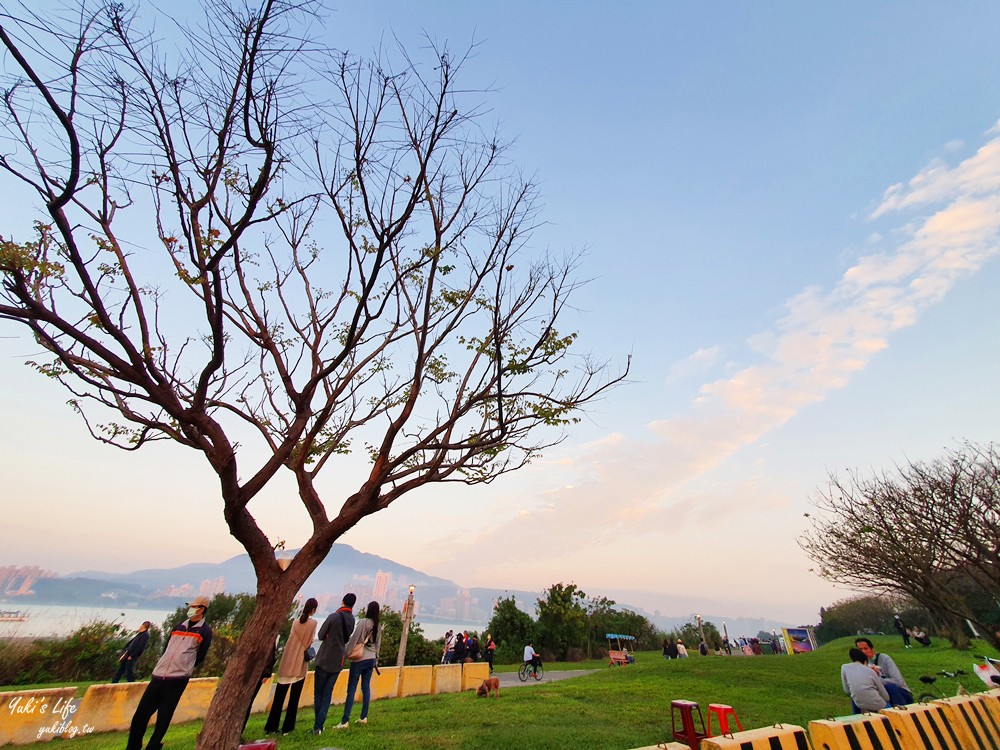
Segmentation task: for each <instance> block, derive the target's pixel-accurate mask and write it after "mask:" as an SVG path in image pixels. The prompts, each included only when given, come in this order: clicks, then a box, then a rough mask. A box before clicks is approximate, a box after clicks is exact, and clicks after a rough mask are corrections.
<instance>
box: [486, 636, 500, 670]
mask: <svg viewBox="0 0 1000 750" xmlns="http://www.w3.org/2000/svg"><path fill="white" fill-rule="evenodd" d="M485 650H486V663H487V664H489V665H490V674H493V652H494V651H496V650H497V642H496V641H494V640H493V634H492V633H487V634H486V649H485Z"/></svg>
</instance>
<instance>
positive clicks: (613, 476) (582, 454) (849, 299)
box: [449, 133, 1000, 594]
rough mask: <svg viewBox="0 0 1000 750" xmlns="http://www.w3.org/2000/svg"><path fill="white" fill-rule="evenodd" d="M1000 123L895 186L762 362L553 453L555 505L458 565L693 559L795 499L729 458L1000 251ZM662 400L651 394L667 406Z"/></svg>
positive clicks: (679, 373) (518, 567)
mask: <svg viewBox="0 0 1000 750" xmlns="http://www.w3.org/2000/svg"><path fill="white" fill-rule="evenodd" d="M997 136H998V137H997V138H995V139H994V140H992V141H990V142H989V143H987V144H985V145H984V146H983V147H982V148H980V149H979V151H977V153H976V154H975V155H974V156H973V157H970V158H969V159H966V160H965V161H962V162H961V163H960V164H958V165H957V166H955V167H953V168H952V167H948V166H947V165H946V164H944V163H943V162H940V161H938V162H934V163H932V164H931V165H929V166H928V167H927V168H926V169H924V170H922V171H921V172H920V173H919V174H918V175H916V176H915V177H914V178H913V179H911V180H910V181H909V182H908V183H907V184H906V185H905V186H904V185H902V184H900V185H895V186H893V187H892V188H890V190H889V191H887V192H886V195H885V199H884V200H883V202H882V204H881V205H880V206H879V207H878V208H877V209H875V211H874V212H873V213H872V218H873V219H882V220H888V219H889V217H890V216H894V215H898V212H902V211H904V210H905V211H907V213H908V214H909V215H907V216H906V217H905V218H902V219H901V220H900V222H899V223H898V224H897V225H896V226H893V227H889V228H888V229H887V231H884V232H879V233H877V234H873V235H872V236H871V237H870V239H871V241H872V244H871V245H870V246H872V247H874V248H875V249H876V250H877V251H875V252H871V253H869V254H866V255H864V256H862V257H860V258H858V259H857V261H856V262H855V263H854V264H853V265H852V266H851V267H849V268H848V269H847V270H846V271H844V273H843V275H842V276H841V278H840V279H839V281H837V282H836V283H835V284H834V285H833V286H832V287H831V288H829V289H823V288H822V287H820V286H817V285H812V286H808V287H806V288H804V289H802V291H801V292H799V293H798V294H796V295H795V296H793V297H792V298H790V299H789V300H788V301H787V302H786V303H785V305H784V313H783V314H782V315H781V316H780V317H779V318H778V319H777V320H775V322H774V324H773V326H772V327H771V328H770V329H769V330H766V331H763V332H761V333H759V334H757V335H755V336H753V337H752V338H751V339H750V340H749V342H748V344H749V346H750V349H751V351H752V352H753V353H754V355H755V356H756V361H754V362H752V363H749V364H745V365H744V366H742V367H738V368H736V369H735V371H734V372H733V373H732V375H730V376H728V377H725V378H720V379H717V380H713V381H709V382H706V383H704V384H703V385H701V386H700V388H699V389H698V391H697V394H696V396H695V397H694V398H693V399H692V401H691V404H690V407H689V409H688V411H687V413H684V414H681V415H679V416H675V417H671V418H669V419H659V420H656V419H654V420H653V421H651V422H650V423H649V424H648V428H649V432H648V433H647V434H645V435H623V434H620V433H615V434H613V435H609V436H608V437H606V438H604V439H601V440H598V441H595V442H593V443H591V444H590V445H588V446H584V447H583V448H580V447H577V448H576V449H575V450H573V452H572V453H568V454H567V455H565V456H562V457H557V458H561V459H563V461H562V462H561V463H560V465H559V469H560V470H559V471H558V472H555V473H552V472H551V470H552V468H553V467H554V466H555V465H556V464H555V463H550V464H549V465H548V467H547V469H548V471H545V470H542V471H537V472H535V473H534V474H533V476H534V477H535V478H536V479H537V481H538V482H539V487H538V488H537V492H536V498H541V497H542V496H544V498H545V501H546V502H545V503H541V502H538V503H535V504H529V505H528V509H527V510H525V511H523V512H522V513H520V514H518V515H516V516H511V517H507V518H505V519H502V520H499V521H498V522H497V523H496V524H494V525H492V526H490V527H489V528H486V529H483V530H482V531H481V532H480V533H478V534H475V535H473V536H471V537H470V538H467V539H465V540H462V541H460V542H459V543H458V544H456V543H455V540H454V539H451V540H450V541H449V544H450V547H449V550H450V552H451V555H452V560H453V563H449V564H458V565H459V566H461V567H462V568H463V569H466V570H467V571H468V572H469V574H470V575H471V577H473V578H476V579H478V580H508V581H510V580H521V581H526V580H531V577H532V575H534V573H533V571H535V570H538V569H544V570H546V575H548V576H551V577H552V578H553V580H557V579H558V576H559V575H560V573H559V572H558V571H560V569H561V567H562V568H563V569H565V570H566V571H569V572H568V573H567V574H566V578H567V580H569V578H570V577H573V576H575V578H576V580H578V581H580V580H582V579H585V578H586V576H587V574H588V572H589V574H590V575H592V576H596V577H599V575H600V571H601V569H602V566H609V565H611V563H612V562H618V563H620V562H621V561H622V560H629V559H635V560H636V561H639V560H641V561H642V565H641V567H642V569H643V570H647V571H648V570H650V569H651V567H652V568H653V569H655V564H654V561H658V562H659V563H660V564H663V565H669V564H676V558H677V556H681V557H683V556H685V555H687V556H691V555H696V554H699V553H698V550H699V549H700V548H699V546H698V545H699V544H700V542H699V541H698V540H699V539H700V538H701V534H700V532H703V531H704V530H705V529H706V528H715V529H718V519H720V518H733V517H735V518H739V517H740V515H741V512H742V511H745V510H746V509H748V508H753V509H755V510H756V511H761V510H766V509H770V510H774V509H775V508H778V507H781V506H786V505H788V501H787V498H785V497H778V496H775V494H773V492H774V491H773V490H771V492H770V493H769V490H768V487H767V486H766V485H761V486H755V485H754V484H753V482H752V480H749V479H744V480H742V481H741V482H740V483H739V484H738V485H734V484H732V483H731V482H730V481H728V480H727V479H725V478H723V477H722V476H718V475H716V474H715V470H717V469H719V468H720V467H722V466H723V465H724V464H725V463H726V462H727V461H728V460H729V459H731V458H732V457H733V455H734V454H735V453H737V452H738V451H740V450H741V449H742V448H745V447H746V446H748V445H750V444H753V443H755V442H757V441H759V440H760V439H761V437H762V436H764V435H765V434H767V433H768V432H769V431H771V430H774V429H776V428H778V427H780V426H781V425H783V424H785V423H786V422H788V421H789V420H790V419H792V418H793V417H795V416H796V415H797V414H798V413H799V412H801V411H802V410H803V409H804V408H806V407H808V406H809V405H811V404H815V403H817V402H819V401H821V400H823V399H825V398H827V396H828V395H829V394H830V393H831V392H833V391H835V390H836V389H839V388H843V387H845V386H846V385H847V384H848V383H849V382H850V380H851V378H852V376H854V375H855V374H856V373H858V372H859V371H861V370H863V369H864V368H865V367H867V366H868V365H869V363H870V362H871V361H872V358H873V357H874V356H875V355H876V354H878V353H879V352H881V351H883V350H885V349H886V347H888V346H889V341H890V338H891V336H892V334H894V333H895V332H897V331H899V330H900V329H902V328H905V327H907V326H912V325H914V324H915V323H916V322H917V321H918V320H919V318H920V315H921V314H922V313H923V312H924V311H925V310H926V309H927V308H928V307H930V306H931V305H933V304H935V303H937V302H939V301H940V300H942V299H943V298H944V297H945V296H946V295H947V294H948V293H949V292H950V291H951V290H952V289H953V288H954V286H955V284H956V283H957V282H958V281H959V280H961V279H964V278H968V277H969V276H971V275H973V274H975V273H976V272H977V271H979V269H981V268H982V266H983V265H984V264H985V263H986V262H987V261H988V260H989V259H990V258H992V257H993V256H994V255H996V254H997V252H998V250H1000V133H997ZM916 208H922V209H924V210H923V212H922V214H920V215H916V216H914V215H912V211H913V209H916ZM720 356H721V350H720V348H719V347H717V346H713V347H708V348H704V349H700V350H698V351H697V352H695V353H694V354H692V355H691V356H689V357H687V358H685V359H684V360H681V361H680V362H677V363H675V364H674V365H672V366H671V368H670V370H669V373H668V378H669V379H670V380H677V379H679V378H681V377H689V376H691V375H693V374H697V373H699V372H705V371H707V370H708V369H709V368H711V367H712V366H714V365H715V364H716V363H717V362H718V361H719V358H720ZM655 408H656V407H655V404H651V405H650V410H651V411H652V412H653V413H654V414H655ZM511 502H519V503H520V504H522V505H523V500H517V499H515V498H511ZM792 515H794V514H792ZM781 523H784V524H786V525H785V526H784V527H782V528H783V530H782V532H781V535H780V537H781V539H783V540H785V541H789V540H791V542H792V546H794V544H793V542H794V535H795V533H796V531H795V529H794V528H793V527H794V522H793V521H791V520H789V519H788V518H785V519H784V520H782V521H781ZM745 531H746V529H744V528H738V529H733V528H727V529H726V533H727V534H728V535H729V536H728V538H729V539H730V543H731V544H743V545H744V546H745V545H747V544H752V543H753V540H748V538H747V536H746V534H745ZM718 533H720V532H718V531H716V532H715V534H718ZM714 538H715V537H714V536H713V539H714ZM775 538H776V539H777V538H778V537H775ZM497 540H503V541H502V542H501V541H497ZM512 540H514V541H512ZM757 541H759V540H757ZM785 541H783V542H782V543H783V544H784V543H785ZM512 543H513V544H514V545H515V546H516V547H518V548H525V549H530V550H531V554H530V555H529V556H528V558H527V559H522V558H519V557H518V556H516V555H508V556H505V557H504V559H501V560H497V559H495V558H493V557H489V558H484V557H483V555H482V554H481V552H482V550H483V549H495V548H498V546H499V545H500V544H503V545H510V544H512ZM786 546H787V545H786ZM615 556H617V558H616V557H615ZM731 561H732V557H730V556H723V557H722V558H720V560H719V561H717V562H716V563H715V564H714V568H713V570H715V571H716V572H717V573H719V574H724V571H725V570H726V568H727V566H731V565H732V562H731ZM807 567H808V565H807V564H805V563H803V564H802V568H803V569H805V568H807ZM640 578H642V580H641V581H635V582H634V583H636V585H640V586H642V585H651V584H653V583H655V581H656V574H655V572H648V573H645V574H644V575H643V576H640ZM549 582H550V581H546V582H539V583H538V585H539V586H541V585H546V584H547V583H549ZM685 586H687V588H685ZM698 588H699V586H698V585H697V583H695V584H692V585H687V584H681V583H679V582H678V581H675V582H674V585H673V588H672V590H673V591H674V592H675V593H677V594H685V593H692V592H694V590H695V589H698Z"/></svg>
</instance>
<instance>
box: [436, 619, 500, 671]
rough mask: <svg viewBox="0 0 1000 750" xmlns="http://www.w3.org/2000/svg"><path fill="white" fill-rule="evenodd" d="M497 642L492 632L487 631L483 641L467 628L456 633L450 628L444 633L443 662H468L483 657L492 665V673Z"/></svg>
mask: <svg viewBox="0 0 1000 750" xmlns="http://www.w3.org/2000/svg"><path fill="white" fill-rule="evenodd" d="M496 648H497V644H496V641H494V640H493V635H492V633H487V634H486V638H485V639H484V640H483V643H480V642H479V638H477V637H476V635H475V634H473V635H469V631H468V630H465V631H462V632H461V633H456V632H455V631H453V630H449V631H448V632H447V633H445V634H444V649H443V650H442V652H441V663H442V664H467V663H470V662H474V661H479V660H480V659H483V660H484V661H486V663H487V664H489V665H490V674H493V672H494V669H493V654H494V652H495V651H496Z"/></svg>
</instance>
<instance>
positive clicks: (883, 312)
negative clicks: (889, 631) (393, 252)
mask: <svg viewBox="0 0 1000 750" xmlns="http://www.w3.org/2000/svg"><path fill="white" fill-rule="evenodd" d="M178 5H179V7H182V8H186V7H188V3H179V4H178ZM997 28H1000V6H996V5H991V4H984V3H975V4H973V3H969V4H962V5H957V6H948V7H945V6H942V5H940V4H937V3H922V2H906V3H903V2H896V3H879V4H872V3H862V2H853V3H852V2H842V3H836V4H828V5H825V6H821V5H820V4H813V3H811V4H803V3H791V2H786V3H767V4H765V3H725V4H722V3H718V4H711V3H701V2H671V3H626V4H617V5H611V4H603V3H572V4H570V3H527V2H525V3H494V4H491V5H490V6H488V7H487V6H486V5H485V4H474V3H457V2H455V3H446V2H424V3H419V4H418V3H412V2H409V3H403V2H381V3H379V4H377V6H376V5H368V4H365V5H364V6H361V5H357V6H356V7H355V6H352V7H341V8H336V9H334V10H333V11H332V12H331V13H330V14H329V16H328V19H327V31H326V34H327V39H328V41H329V43H330V44H331V45H333V46H336V47H339V48H346V49H350V50H351V51H352V52H356V53H360V54H365V53H368V52H370V51H371V50H372V49H373V48H374V47H375V46H376V45H377V44H378V42H379V39H380V37H381V38H383V39H385V40H389V41H391V38H392V35H395V36H396V37H398V38H399V39H400V41H402V42H403V43H404V44H405V45H406V46H407V47H408V48H410V49H411V51H412V50H417V49H418V48H419V47H421V46H423V45H424V44H425V42H424V41H422V39H423V34H426V35H427V36H428V37H430V38H432V39H434V40H436V41H438V42H441V41H445V40H447V41H448V42H449V43H450V45H451V46H452V47H453V48H456V49H460V48H462V47H463V46H465V45H467V44H468V43H469V42H471V41H476V42H479V46H478V47H477V50H476V54H475V55H474V56H473V57H472V58H471V59H470V60H469V62H468V64H467V66H466V70H465V75H466V78H465V83H466V85H467V86H469V87H470V88H485V87H491V88H494V89H495V92H494V93H493V94H492V95H491V96H490V97H489V99H488V103H489V106H490V108H491V117H492V118H493V119H496V120H497V121H499V122H500V124H501V128H502V130H503V132H504V133H505V134H506V135H509V136H513V137H516V139H517V140H516V143H515V145H514V146H513V149H512V155H513V157H514V159H515V160H516V161H517V162H518V163H519V164H520V165H522V167H523V168H524V170H525V171H526V172H527V173H529V174H534V175H536V176H537V179H538V181H539V183H540V185H541V188H542V192H543V196H544V205H545V209H544V212H543V218H544V219H545V220H546V222H547V223H546V224H545V225H544V226H543V227H541V228H540V229H539V231H538V232H537V233H536V235H535V237H534V241H533V246H534V247H537V248H539V249H548V250H551V251H554V252H559V253H561V252H564V251H585V256H584V261H583V265H582V267H581V275H582V276H584V277H587V278H592V279H593V281H592V282H591V283H590V284H589V285H588V286H587V287H586V288H585V289H584V290H582V292H581V294H580V295H579V297H578V300H577V302H578V306H579V311H578V312H577V313H576V314H575V316H574V318H573V320H572V325H573V326H575V327H577V328H579V329H580V331H581V332H582V340H583V344H584V346H586V347H588V348H590V349H592V350H593V351H595V352H597V353H599V354H601V355H604V356H609V357H612V358H616V359H617V360H618V361H622V360H623V359H624V357H625V356H626V355H627V354H629V353H631V354H632V355H633V358H634V359H633V371H632V379H633V382H632V383H631V384H629V385H628V386H626V387H623V388H621V389H619V390H618V391H616V392H615V393H614V394H613V395H612V396H610V397H609V398H608V399H607V400H605V401H604V402H602V403H601V404H600V405H598V407H597V408H596V409H595V411H594V412H593V413H592V414H591V416H590V417H589V418H588V419H587V420H585V422H584V423H582V424H581V425H579V426H578V429H577V430H575V431H574V433H573V435H571V437H570V439H569V440H568V441H567V442H566V443H564V444H563V445H561V446H559V447H558V448H556V449H554V450H552V451H550V452H549V453H548V454H547V455H546V456H545V458H544V459H543V460H541V461H539V462H537V463H536V464H535V465H534V466H532V467H531V468H529V469H528V470H525V471H523V472H521V473H520V474H518V475H516V476H511V477H508V478H507V479H505V480H502V481H499V482H497V483H495V484H494V485H492V486H490V487H488V488H463V489H456V488H448V489H447V490H445V489H442V488H435V487H429V488H425V489H424V490H421V491H419V492H417V493H414V494H413V495H412V496H410V497H408V498H406V499H404V500H402V501H400V502H399V503H397V504H396V505H394V506H393V507H392V508H391V509H390V510H389V511H387V512H385V513H382V514H379V515H378V516H376V517H373V518H371V519H368V520H366V521H365V522H363V523H362V524H361V525H359V526H358V527H357V528H356V529H354V530H352V531H351V532H350V533H349V534H348V535H347V536H346V537H345V538H344V539H343V540H342V541H345V542H347V543H350V544H352V545H354V546H355V547H358V548H359V549H363V550H364V551H367V552H372V553H376V554H381V555H384V556H386V557H390V558H392V559H395V560H397V561H399V562H401V563H405V564H408V565H412V566H414V567H417V568H420V569H423V570H426V571H427V572H430V573H435V574H439V575H443V576H447V577H449V578H452V579H454V580H456V581H458V582H460V583H462V584H464V585H468V586H476V585H482V586H496V587H507V586H509V587H511V588H519V589H523V588H527V589H541V588H543V587H545V586H547V585H549V584H551V583H553V582H556V581H575V582H576V583H578V584H579V585H580V586H581V587H582V588H583V589H584V590H585V591H587V592H589V593H595V594H607V595H611V596H613V597H615V598H618V599H619V600H620V601H631V602H633V603H636V604H640V605H642V606H646V607H648V608H649V609H659V610H661V611H662V612H663V613H664V614H686V613H689V612H693V611H695V610H701V611H707V612H717V613H721V614H731V615H733V616H736V615H750V616H769V617H775V618H785V619H787V620H788V621H789V622H790V623H795V624H798V623H807V622H811V621H815V620H816V619H817V617H818V615H817V612H818V609H819V607H820V606H822V605H826V604H829V603H831V602H832V601H833V600H835V599H837V598H840V597H842V596H845V595H846V592H843V591H838V590H835V589H833V588H832V587H831V586H830V585H828V584H826V583H824V582H822V581H820V580H819V579H817V578H816V577H815V576H814V575H813V574H811V573H810V572H809V571H808V568H809V567H810V563H809V562H808V561H807V560H806V559H805V557H804V555H803V554H802V553H801V552H800V551H799V549H798V547H797V545H796V543H795V537H796V536H797V535H798V534H800V533H801V532H802V531H803V530H804V528H805V527H804V519H803V513H804V512H807V511H808V510H809V508H808V497H809V495H810V494H811V493H812V492H813V491H814V490H815V488H816V487H817V486H819V485H821V484H822V483H823V481H824V479H825V478H826V476H827V473H828V472H829V471H843V470H845V469H853V468H858V469H861V470H863V471H872V470H881V469H884V468H892V466H894V465H896V464H898V463H901V462H904V461H906V460H911V459H912V460H919V459H929V458H933V457H934V456H936V455H938V454H940V452H941V451H942V450H943V449H944V448H945V447H947V446H951V445H953V444H954V443H955V441H957V440H959V439H963V438H968V439H972V440H977V441H989V440H992V439H993V438H994V435H995V426H996V425H997V424H998V423H1000V420H998V417H1000V407H998V399H997V398H996V395H995V388H996V383H997V382H1000V364H998V356H997V354H996V349H997V346H996V345H997V342H998V340H1000V336H998V333H1000V331H998V328H1000V322H998V320H1000V316H998V315H997V313H998V312H1000V305H998V301H997V299H998V297H997V294H996V289H997V288H998V286H1000V263H998V261H997V258H996V255H997V253H998V251H1000V129H998V128H997V123H998V121H1000V97H998V95H997V93H998V92H1000V48H998V46H997V45H996V43H995V38H994V37H995V30H996V29H997ZM417 54H418V55H419V53H417ZM11 210H12V209H11V206H10V204H8V208H7V211H11ZM0 212H4V209H3V208H0ZM0 215H3V214H2V213H0ZM17 219H18V217H15V216H12V215H11V214H9V213H8V215H7V216H6V217H5V220H4V222H3V225H7V226H9V225H11V224H16V223H17ZM8 231H9V230H7V229H6V228H4V229H0V233H2V234H7V233H8ZM0 335H2V336H5V337H13V336H17V335H18V332H17V331H16V330H15V329H13V328H12V327H11V326H5V327H3V328H2V329H0ZM33 353H34V349H33V348H32V346H31V345H30V344H28V343H25V342H24V341H23V340H20V339H17V338H3V339H0V374H2V377H3V382H4V383H5V384H6V385H5V387H4V388H3V389H2V394H0V409H2V412H0V413H2V414H4V417H5V418H4V419H3V425H4V426H3V429H2V430H0V440H2V441H3V442H2V451H0V455H2V456H3V457H4V462H5V464H6V466H5V472H4V473H5V476H6V477H7V478H8V479H7V481H6V482H5V490H4V492H3V495H2V496H3V501H2V502H3V506H4V516H5V518H6V520H7V521H8V523H6V524H4V525H5V526H6V527H7V532H6V533H5V535H4V536H5V537H8V536H10V537H12V538H10V539H6V540H5V551H6V554H5V558H7V559H5V560H0V562H21V563H29V562H34V563H37V564H40V565H43V566H44V567H49V568H53V569H56V570H59V571H62V572H68V571H70V570H73V569H79V568H84V567H89V568H94V567H96V568H100V567H106V568H108V569H135V568H141V567H149V566H161V565H175V564H181V563H185V562H192V561H195V560H218V559H223V558H225V557H228V556H230V555H232V554H236V553H237V552H239V551H240V550H239V548H238V547H237V546H236V544H235V542H233V541H231V540H230V539H228V537H227V535H226V531H225V528H224V525H223V522H222V519H221V513H217V514H215V515H209V516H207V517H204V518H199V519H198V521H197V523H186V524H183V525H179V526H178V527H177V528H171V527H170V526H169V525H167V521H166V520H164V521H163V522H162V524H161V522H160V519H161V518H164V519H165V518H166V517H167V516H168V515H172V514H168V513H167V510H166V509H167V508H168V507H178V508H182V509H185V510H187V511H189V512H191V513H194V512H195V511H196V509H197V508H203V507H204V500H203V498H205V497H211V496H212V494H213V492H214V489H215V485H214V482H213V480H212V477H211V475H210V473H209V472H208V470H207V469H206V468H205V467H203V466H201V464H200V463H199V462H198V461H197V460H195V457H193V456H187V455H186V454H185V453H184V452H183V451H182V450H181V449H179V448H169V447H166V446H162V445H158V446H153V447H152V448H151V449H150V450H147V451H145V452H143V454H142V455H126V454H123V453H120V452H116V451H114V450H112V449H109V448H101V447H99V446H97V445H94V444H91V443H90V442H89V439H88V438H86V436H85V434H84V430H83V427H82V425H80V424H79V423H78V422H77V421H76V420H75V419H74V417H73V416H72V415H71V414H70V413H69V411H68V409H66V407H65V406H63V405H62V404H63V401H64V400H65V396H64V394H63V393H62V392H60V391H58V390H57V389H56V388H54V387H53V386H52V385H51V384H50V383H46V382H40V378H38V377H37V376H34V375H32V373H31V372H29V371H28V369H27V368H25V367H23V366H21V364H20V363H21V361H23V359H24V358H25V357H27V356H30V355H31V354H33ZM347 489H348V488H346V487H338V486H337V484H336V482H335V481H332V480H331V481H330V484H329V485H328V486H327V487H326V497H327V499H328V502H329V503H330V504H331V505H336V503H335V501H334V500H333V498H335V497H336V496H337V495H338V493H342V492H344V491H346V490H347ZM281 495H282V488H281V487H276V488H275V490H274V491H273V492H272V493H270V494H269V495H267V496H266V497H264V498H262V499H261V500H260V501H259V504H258V506H257V507H256V508H255V512H257V514H258V516H259V517H260V518H261V520H262V523H263V525H264V527H265V529H267V530H268V531H270V532H272V533H273V534H274V535H275V536H278V537H282V538H285V539H287V540H288V541H289V543H290V544H291V545H292V546H295V542H296V539H297V538H304V536H303V535H304V534H305V533H306V532H307V522H306V519H305V516H304V514H303V515H301V516H296V515H295V513H289V512H287V511H285V510H283V509H284V508H286V507H287V506H286V505H285V504H283V501H282V497H281ZM199 498H202V500H201V501H199ZM138 507H141V508H144V509H145V511H146V512H148V513H149V515H151V516H152V517H153V518H155V519H157V520H155V521H146V520H141V519H142V518H143V517H144V516H145V515H146V513H145V512H143V513H140V512H138V510H137V508H138ZM154 523H155V528H156V529H158V530H160V531H161V533H158V534H157V537H158V538H157V540H156V543H151V540H150V533H151V532H152V530H153V526H152V524H154Z"/></svg>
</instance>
